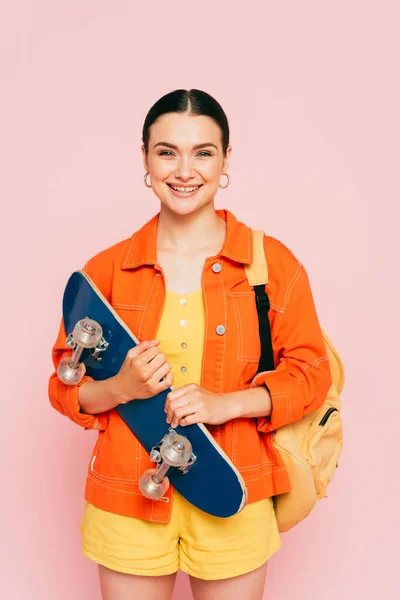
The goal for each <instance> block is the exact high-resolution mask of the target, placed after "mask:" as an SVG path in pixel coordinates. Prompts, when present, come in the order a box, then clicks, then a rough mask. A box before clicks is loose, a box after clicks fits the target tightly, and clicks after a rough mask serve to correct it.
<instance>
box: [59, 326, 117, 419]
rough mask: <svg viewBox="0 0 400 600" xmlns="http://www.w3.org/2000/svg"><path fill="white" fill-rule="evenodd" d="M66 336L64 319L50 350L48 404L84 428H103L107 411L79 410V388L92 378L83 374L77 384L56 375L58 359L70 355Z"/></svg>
mask: <svg viewBox="0 0 400 600" xmlns="http://www.w3.org/2000/svg"><path fill="white" fill-rule="evenodd" d="M66 337H67V336H66V333H65V327H64V321H61V325H60V330H59V334H58V337H57V340H56V343H55V344H54V346H53V351H52V358H53V364H54V368H55V372H54V373H53V374H52V375H51V376H50V379H49V387H48V394H49V399H50V404H51V405H52V406H53V408H55V409H56V410H57V411H58V412H59V413H61V414H62V415H64V416H66V417H68V418H69V419H71V421H73V422H74V423H76V424H77V425H80V426H81V427H83V428H84V429H97V430H105V429H106V427H107V424H108V412H107V413H101V414H98V415H88V414H85V413H82V412H80V408H81V407H80V404H79V388H80V386H81V385H83V384H84V383H86V382H87V381H93V378H92V377H89V376H88V375H85V376H84V377H83V379H82V380H81V381H80V382H79V383H78V384H76V385H67V384H65V383H63V382H62V381H60V379H59V378H58V377H57V368H58V365H59V363H60V361H61V360H62V359H63V358H64V357H66V356H72V351H71V350H70V349H69V348H68V347H67V346H66V344H65V341H66Z"/></svg>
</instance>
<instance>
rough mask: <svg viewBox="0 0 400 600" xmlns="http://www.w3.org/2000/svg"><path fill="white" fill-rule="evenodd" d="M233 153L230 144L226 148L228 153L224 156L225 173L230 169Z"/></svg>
mask: <svg viewBox="0 0 400 600" xmlns="http://www.w3.org/2000/svg"><path fill="white" fill-rule="evenodd" d="M231 153H232V146H228V148H227V149H226V155H225V156H224V164H223V167H222V172H223V173H227V171H228V169H229V161H230V158H231Z"/></svg>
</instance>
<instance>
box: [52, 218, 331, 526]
mask: <svg viewBox="0 0 400 600" xmlns="http://www.w3.org/2000/svg"><path fill="white" fill-rule="evenodd" d="M217 212H218V214H219V216H220V217H222V218H224V219H225V220H226V222H227V234H226V240H225V244H224V247H223V248H222V250H221V252H220V253H219V254H218V256H214V257H210V258H208V259H207V260H206V261H205V265H204V271H203V278H202V287H203V294H204V302H205V307H206V329H205V345H204V358H203V371H202V381H201V385H202V387H204V388H206V389H208V390H211V391H213V392H216V393H218V392H220V393H224V392H231V391H235V390H240V389H246V388H249V387H254V386H259V385H263V384H266V385H267V387H268V389H269V391H270V393H271V398H272V413H271V416H270V417H262V418H258V419H235V420H233V421H229V422H227V423H225V424H224V425H218V426H209V429H210V431H211V433H212V435H213V436H214V438H215V439H216V441H217V442H218V443H219V444H220V445H221V447H222V448H223V450H224V451H225V452H226V453H227V454H228V456H229V457H230V458H231V460H232V461H233V463H234V464H235V465H236V467H237V468H238V469H239V471H240V472H241V474H242V476H243V478H244V480H245V482H246V485H247V490H248V501H249V502H255V501H257V500H260V499H262V498H266V497H269V496H273V495H276V494H281V493H284V492H288V491H290V483H289V480H288V476H287V473H286V470H285V468H284V466H283V464H282V461H281V460H280V457H279V456H277V454H276V452H275V450H274V448H273V446H272V434H273V431H274V430H276V429H278V428H279V427H282V425H286V424H287V423H292V422H295V421H298V420H300V419H301V418H302V417H303V415H305V414H307V413H309V412H311V411H314V410H316V409H317V408H319V407H321V406H322V404H323V402H324V399H325V397H326V394H327V392H328V389H329V387H330V385H331V375H330V368H329V363H328V359H327V354H326V349H325V345H324V341H323V338H322V334H321V330H320V325H319V322H318V318H317V315H316V312H315V307H314V301H313V297H312V294H311V290H310V286H309V282H308V277H307V274H306V272H305V270H304V268H303V266H302V265H301V264H300V263H299V262H298V260H296V258H295V257H294V256H293V254H292V253H291V252H290V251H289V250H288V249H287V248H286V247H285V246H284V245H282V244H281V243H280V242H278V241H277V240H276V239H274V238H271V237H268V236H265V238H264V247H265V252H266V256H267V260H268V268H269V284H268V293H269V296H270V301H271V311H270V321H271V330H272V341H273V347H274V353H275V364H276V365H277V366H276V370H275V371H270V372H266V373H260V374H258V375H257V376H256V371H257V366H258V361H259V356H260V340H259V332H258V316H257V311H256V303H255V296H254V291H253V290H252V289H251V288H250V286H249V284H248V281H247V278H246V274H245V271H244V267H243V265H246V264H251V262H252V252H253V246H252V237H251V236H252V232H251V229H250V228H248V227H247V226H246V225H244V224H243V223H240V222H239V221H237V220H236V219H235V217H234V216H233V215H232V214H231V213H230V212H228V211H217ZM157 222H158V215H156V216H155V217H154V218H153V219H152V220H151V221H149V222H148V223H147V224H146V225H144V227H143V228H142V229H140V230H139V231H137V232H136V233H135V234H134V235H133V236H132V238H131V239H127V240H124V241H122V242H120V243H118V244H116V245H114V246H112V247H111V248H108V249H106V250H104V251H103V252H100V253H99V254H97V255H96V256H95V257H94V258H92V259H91V260H89V261H88V263H87V264H86V266H85V270H86V271H87V273H88V274H89V275H90V277H91V278H92V279H93V280H94V282H95V283H96V285H97V286H98V287H99V288H100V290H101V291H102V293H103V294H104V296H105V297H106V298H107V299H108V301H109V302H110V303H111V304H112V306H113V307H114V309H115V311H116V312H117V313H118V314H119V315H120V316H121V318H122V319H123V320H124V321H125V323H126V324H127V325H128V327H129V328H130V329H131V331H133V332H134V333H135V334H136V336H137V337H138V338H139V339H140V340H152V339H154V338H155V335H156V331H157V328H158V324H159V321H160V316H161V312H162V309H163V303H164V294H165V291H164V280H163V275H162V271H161V269H160V267H159V265H158V264H157V258H156V232H157ZM215 263H219V264H220V265H221V266H222V269H221V270H219V269H215V271H214V270H213V268H212V267H213V265H214V264H215ZM219 325H224V327H225V333H224V334H223V335H221V334H219V335H218V334H217V332H216V329H217V327H218V326H219ZM219 332H221V329H219ZM65 338H66V334H65V329H64V325H63V323H61V327H60V332H59V336H58V339H57V341H56V343H55V346H54V348H53V362H54V366H55V367H56V368H57V365H58V363H59V361H60V360H61V358H62V357H63V356H65V355H67V354H68V353H69V354H70V353H71V351H70V350H69V349H68V348H67V347H66V345H65ZM88 380H90V377H87V376H85V378H84V379H83V381H82V382H81V383H80V384H79V385H82V383H83V382H85V381H88ZM79 385H78V386H67V385H65V384H63V383H61V381H59V380H58V378H57V376H56V374H55V373H53V375H52V376H51V378H50V383H49V396H50V402H51V404H52V405H53V406H54V408H56V409H57V410H58V411H59V412H60V413H62V414H64V415H66V416H68V417H69V418H70V419H71V420H72V421H74V422H75V423H77V424H78V425H81V426H83V427H84V428H85V429H97V430H98V431H99V434H98V439H97V442H96V444H95V447H94V450H93V453H92V457H91V460H90V463H89V468H88V477H87V484H86V492H85V498H86V500H87V501H88V502H91V503H92V504H94V505H95V506H97V507H99V508H102V509H103V510H107V511H111V512H114V513H118V514H122V515H127V516H135V517H139V518H141V519H146V520H150V521H157V522H161V523H166V522H168V520H169V516H170V512H171V504H172V502H171V490H168V492H167V493H166V497H165V499H163V500H164V501H160V500H159V501H152V500H148V499H146V498H144V497H143V496H142V494H141V493H140V491H139V488H138V482H139V479H140V476H141V475H142V473H143V472H144V471H145V470H146V469H148V468H150V467H152V466H154V465H153V464H152V463H151V461H150V458H149V455H148V454H147V452H146V451H145V450H144V449H143V448H142V446H141V445H140V443H139V442H138V441H137V440H136V438H135V437H134V435H133V434H132V433H131V431H130V430H129V429H128V427H127V426H126V425H125V423H124V422H123V421H122V419H121V418H120V417H119V415H118V414H117V412H116V411H115V410H111V411H109V412H107V413H102V414H99V415H87V414H82V413H81V412H80V411H79V408H80V407H79V403H78V387H79ZM210 468H212V465H210ZM216 492H217V491H216Z"/></svg>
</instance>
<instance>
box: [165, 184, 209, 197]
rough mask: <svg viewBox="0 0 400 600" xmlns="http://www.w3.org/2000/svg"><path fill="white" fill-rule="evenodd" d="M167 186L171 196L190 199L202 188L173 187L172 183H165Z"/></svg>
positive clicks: (200, 185)
mask: <svg viewBox="0 0 400 600" xmlns="http://www.w3.org/2000/svg"><path fill="white" fill-rule="evenodd" d="M167 185H168V187H169V189H170V190H171V192H172V194H173V195H174V196H176V197H177V198H191V197H192V196H194V195H195V194H196V193H197V192H198V190H199V189H200V188H201V187H202V185H203V184H199V185H173V184H172V183H167Z"/></svg>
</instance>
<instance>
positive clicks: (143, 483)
mask: <svg viewBox="0 0 400 600" xmlns="http://www.w3.org/2000/svg"><path fill="white" fill-rule="evenodd" d="M156 472H157V469H148V470H147V471H145V472H144V473H143V475H142V476H141V478H140V481H139V489H140V491H141V492H142V494H143V496H144V497H145V498H149V499H150V500H157V499H158V498H161V496H164V494H165V492H166V491H167V489H168V488H169V479H168V477H164V479H163V480H162V481H161V482H160V483H157V482H156V481H154V479H153V477H154V475H155V474H156Z"/></svg>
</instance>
